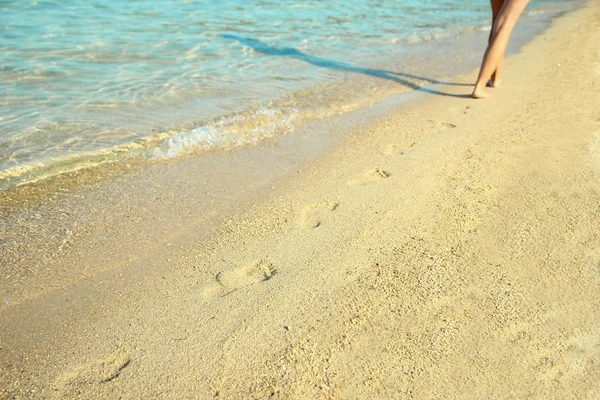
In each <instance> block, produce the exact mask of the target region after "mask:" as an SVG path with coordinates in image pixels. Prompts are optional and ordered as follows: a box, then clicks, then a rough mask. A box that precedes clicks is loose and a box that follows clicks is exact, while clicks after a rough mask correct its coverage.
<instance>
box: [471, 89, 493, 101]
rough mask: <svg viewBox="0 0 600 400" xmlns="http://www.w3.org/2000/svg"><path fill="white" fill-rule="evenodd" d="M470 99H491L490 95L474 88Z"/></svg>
mask: <svg viewBox="0 0 600 400" xmlns="http://www.w3.org/2000/svg"><path fill="white" fill-rule="evenodd" d="M471 97H473V98H474V99H485V98H487V97H492V95H491V94H489V93H488V92H486V91H485V90H484V89H477V88H475V90H473V93H471Z"/></svg>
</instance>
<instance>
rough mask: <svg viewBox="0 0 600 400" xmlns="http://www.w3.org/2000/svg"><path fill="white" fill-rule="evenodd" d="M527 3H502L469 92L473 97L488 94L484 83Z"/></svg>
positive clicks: (519, 0) (523, 0) (513, 0)
mask: <svg viewBox="0 0 600 400" xmlns="http://www.w3.org/2000/svg"><path fill="white" fill-rule="evenodd" d="M527 3H529V0H505V2H504V4H503V5H502V8H501V9H500V13H499V14H498V17H497V18H496V22H495V23H494V26H493V27H492V39H491V40H490V43H489V45H488V47H487V49H486V51H485V54H484V55H483V61H482V63H481V69H480V70H479V76H478V77H477V82H475V89H473V93H472V94H471V95H472V96H473V98H476V99H481V98H485V97H489V96H490V94H489V93H488V92H487V91H486V90H485V86H486V83H487V81H488V80H489V79H490V78H491V77H492V74H493V73H494V72H495V71H496V69H497V68H498V66H499V65H500V63H501V62H502V59H503V58H504V53H505V52H506V47H507V46H508V40H509V39H510V35H511V33H512V31H513V29H514V27H515V25H516V23H517V20H518V19H519V17H520V16H521V13H522V12H523V10H524V9H525V7H526V6H527Z"/></svg>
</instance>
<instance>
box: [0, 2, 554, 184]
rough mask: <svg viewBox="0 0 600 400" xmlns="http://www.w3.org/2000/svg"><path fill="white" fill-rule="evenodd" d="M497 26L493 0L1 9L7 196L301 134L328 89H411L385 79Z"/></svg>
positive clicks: (2, 163) (0, 139) (397, 78)
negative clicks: (50, 176)
mask: <svg viewBox="0 0 600 400" xmlns="http://www.w3.org/2000/svg"><path fill="white" fill-rule="evenodd" d="M551 3H555V2H554V1H551V0H546V1H544V0H537V1H533V2H532V4H531V5H530V7H529V10H530V11H529V12H536V10H542V9H543V7H545V6H548V5H549V4H551ZM487 24H489V5H488V3H487V1H483V0H478V1H475V0H445V1H440V0H435V1H433V0H404V1H402V0H328V1H321V0H287V1H274V0H255V1H252V0H243V1H242V0H221V1H215V0H139V1H118V0H60V1H54V0H37V1H32V0H0V105H1V107H0V189H6V188H8V187H11V186H14V185H16V184H19V183H22V182H25V181H27V180H31V179H33V178H35V177H39V176H42V175H43V174H45V173H49V172H50V171H60V170H61V169H69V168H73V167H74V166H77V165H89V164H94V163H98V162H103V161H105V160H112V159H114V158H115V157H117V156H127V155H134V154H135V155H140V154H143V155H144V156H146V157H158V158H167V157H173V156H176V155H177V154H180V153H181V152H182V151H185V150H186V149H190V148H198V147H199V148H215V147H225V148H227V147H232V146H238V145H242V144H247V143H255V142H257V141H260V140H261V139H263V138H265V137H270V136H273V135H276V134H282V133H287V132H289V131H290V130H292V129H293V125H294V121H298V120H302V119H307V118H310V117H309V116H310V115H312V116H315V115H317V114H319V113H318V112H315V111H314V110H312V111H311V107H313V106H314V104H315V102H316V103H318V102H319V101H324V100H323V99H321V97H322V96H321V95H320V94H319V93H320V92H319V91H320V90H321V89H319V88H325V87H326V84H327V83H331V82H335V81H336V80H337V81H339V80H342V79H347V75H348V74H349V73H350V74H352V73H359V74H362V75H367V76H371V77H374V78H378V79H381V78H382V79H383V80H388V81H390V82H392V83H395V84H398V83H402V84H404V85H405V86H406V85H408V86H410V83H407V82H406V81H405V80H403V78H404V77H403V76H402V75H398V74H396V72H395V71H393V70H382V69H374V68H375V67H377V66H379V65H384V64H385V65H391V64H393V60H394V59H395V58H397V57H399V55H400V54H403V52H404V54H405V53H406V52H407V51H410V49H411V48H414V47H415V46H417V47H418V46H420V45H422V44H423V43H430V42H435V41H440V40H443V39H444V38H448V37H454V36H457V35H459V36H460V35H465V34H468V33H469V32H474V31H480V30H481V29H482V27H484V26H486V25H487ZM415 62H418V60H417V59H415ZM401 78H402V79H401ZM319 85H321V86H319ZM323 85H325V86H323ZM350 86H351V85H350ZM341 87H343V86H338V88H341ZM311 88H312V89H311ZM363 89H364V88H363ZM323 90H325V89H323ZM363 91H364V90H363ZM290 93H295V94H294V96H292V97H289V94H290ZM285 96H288V97H285ZM337 96H338V100H340V99H345V98H350V97H352V96H350V94H349V93H341V94H340V93H337ZM290 98H293V101H292V100H290ZM277 99H279V102H277V101H276V100H277ZM281 99H284V100H281ZM286 99H287V100H286ZM315 99H317V100H315ZM318 99H321V100H318ZM339 109H344V104H343V101H342V103H341V105H339ZM311 112H312V114H311ZM319 115H320V114H319Z"/></svg>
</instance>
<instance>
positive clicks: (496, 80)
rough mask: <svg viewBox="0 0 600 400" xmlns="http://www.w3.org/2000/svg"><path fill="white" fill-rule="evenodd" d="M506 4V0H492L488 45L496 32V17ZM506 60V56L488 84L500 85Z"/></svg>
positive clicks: (492, 85)
mask: <svg viewBox="0 0 600 400" xmlns="http://www.w3.org/2000/svg"><path fill="white" fill-rule="evenodd" d="M503 4H504V0H490V5H491V7H492V28H491V29H490V36H489V38H488V45H489V44H490V42H491V41H492V33H493V32H494V24H495V23H496V19H497V18H498V14H500V10H501V9H502V5H503ZM503 61H504V56H502V59H501V60H500V61H499V62H498V65H497V66H496V70H495V71H494V73H493V74H492V78H491V79H490V81H489V83H488V86H491V87H498V86H500V83H501V82H502V62H503Z"/></svg>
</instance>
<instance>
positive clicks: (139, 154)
mask: <svg viewBox="0 0 600 400" xmlns="http://www.w3.org/2000/svg"><path fill="white" fill-rule="evenodd" d="M546 7H549V8H547V9H546V11H545V12H541V13H536V12H535V10H534V11H532V12H531V14H530V15H528V16H526V17H524V19H525V20H526V22H528V24H527V25H526V24H524V25H523V27H522V29H517V31H516V32H515V34H514V37H513V40H512V41H511V44H510V46H509V49H508V52H507V54H508V55H510V54H512V53H515V52H518V50H519V48H520V47H521V46H522V45H524V44H525V43H527V42H528V41H529V40H531V38H532V37H534V36H536V35H538V34H540V33H541V32H543V30H544V29H545V28H547V26H548V25H549V24H550V23H551V20H552V19H554V18H556V17H557V16H560V15H561V14H563V13H565V12H569V11H570V10H573V9H575V8H577V7H578V5H576V4H568V5H558V4H553V5H547V6H546ZM485 35H486V34H485V33H484V32H480V31H478V30H476V29H474V30H473V32H472V33H470V34H468V35H462V36H460V38H455V39H450V38H446V39H444V40H441V41H439V42H438V41H433V42H431V43H422V44H420V45H418V46H417V47H415V48H412V47H411V46H409V47H407V49H406V50H405V52H406V54H405V57H400V59H399V60H387V61H383V59H382V60H380V62H379V63H378V64H376V65H375V66H370V67H361V65H362V63H359V64H357V65H355V66H352V65H345V64H340V63H337V62H335V61H333V60H323V61H324V62H326V63H325V66H323V65H320V64H319V63H317V64H316V65H313V68H314V69H316V70H323V69H325V70H327V69H329V68H332V69H333V70H335V69H336V68H337V67H336V65H337V64H340V65H343V69H342V70H341V71H339V74H340V75H339V76H338V77H337V79H333V78H332V77H329V78H327V79H325V78H324V77H321V78H319V79H316V80H315V82H313V83H312V84H310V85H309V86H308V87H303V88H296V89H294V90H291V91H287V92H286V93H285V94H281V95H278V96H277V97H276V98H264V99H262V100H261V101H259V102H258V104H254V105H252V104H247V105H246V106H244V107H242V108H241V109H239V110H232V111H235V112H232V113H226V114H215V115H213V116H212V117H211V116H207V115H200V116H198V117H197V118H195V119H194V121H195V122H194V121H191V120H190V118H187V119H185V120H182V121H181V123H178V124H170V125H169V126H168V127H160V126H154V127H153V129H152V131H153V132H154V133H153V134H150V132H148V134H150V135H142V136H141V137H138V138H137V139H135V140H134V141H132V142H126V143H121V144H117V143H115V145H116V147H109V148H98V149H97V150H96V151H91V152H89V151H84V152H83V153H77V154H72V155H70V156H68V157H61V158H60V159H57V160H53V161H48V162H44V163H43V164H39V163H33V164H30V165H21V166H19V167H18V168H13V169H12V170H5V171H1V172H0V193H2V192H4V191H7V190H12V189H14V188H15V187H19V186H21V185H31V184H34V185H35V184H37V183H38V182H43V181H44V180H47V179H50V180H52V178H53V177H56V176H59V177H60V175H62V174H69V175H72V174H76V173H78V171H81V173H83V174H86V173H87V174H88V175H95V174H97V172H98V171H99V172H100V173H102V171H103V170H106V169H108V170H111V171H115V170H118V168H119V167H120V166H123V165H126V164H138V165H142V166H143V165H148V164H150V165H151V164H153V163H155V162H157V161H159V160H161V159H163V160H164V159H171V158H173V157H175V158H176V157H178V156H181V155H183V156H202V154H201V153H202V152H203V151H209V152H210V151H231V150H232V149H235V148H244V147H247V146H249V145H253V144H257V145H261V143H262V142H263V141H269V140H273V139H275V140H276V139H277V138H278V137H281V136H286V135H288V134H293V133H294V131H296V130H298V129H302V125H303V124H304V123H306V122H307V121H308V122H311V121H317V120H323V119H328V118H336V117H337V116H339V115H341V114H342V115H343V114H344V113H347V112H348V111H350V112H352V111H354V110H357V109H361V108H365V107H369V106H370V105H372V104H375V103H378V102H381V101H385V98H387V97H389V96H390V95H395V94H400V93H405V92H409V91H411V90H415V89H416V90H419V89H421V88H424V87H426V86H427V85H428V84H430V83H431V82H439V81H440V80H445V79H447V78H448V77H452V76H456V75H461V74H465V73H468V72H469V71H470V70H472V69H474V68H476V67H477V64H478V63H479V61H480V60H479V58H480V53H481V52H482V51H483V49H484V46H483V45H482V44H483V43H484V41H483V40H482V38H483V37H484V36H485ZM480 47H481V48H480ZM308 57H309V59H310V56H308ZM303 61H305V62H306V63H308V64H311V62H310V60H308V61H306V60H303ZM441 62H442V63H444V70H443V71H441V72H440V70H439V68H437V66H438V65H439V64H440V63H441ZM327 63H330V64H331V66H328V64H327ZM367 64H369V63H367ZM421 75H423V76H421ZM349 87H351V88H352V89H350V90H349V89H348V88H349ZM181 106H182V107H184V108H186V105H185V104H183V105H181ZM192 108H194V107H192ZM195 108H198V107H197V106H195ZM201 108H202V107H201ZM203 108H209V109H212V108H214V107H212V106H210V105H208V104H205V105H204V106H203ZM271 114H272V115H271ZM184 121H186V122H184ZM158 132H160V133H158ZM136 135H137V134H135V135H134V136H136ZM48 151H50V150H48ZM13 155H14V154H13ZM11 157H12V156H11ZM38 164H39V165H38ZM124 169H126V168H125V167H124ZM86 170H90V171H86ZM11 171H12V172H11ZM59 179H60V180H62V181H64V179H61V178H59ZM42 185H46V186H52V182H51V181H50V182H49V183H42Z"/></svg>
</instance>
